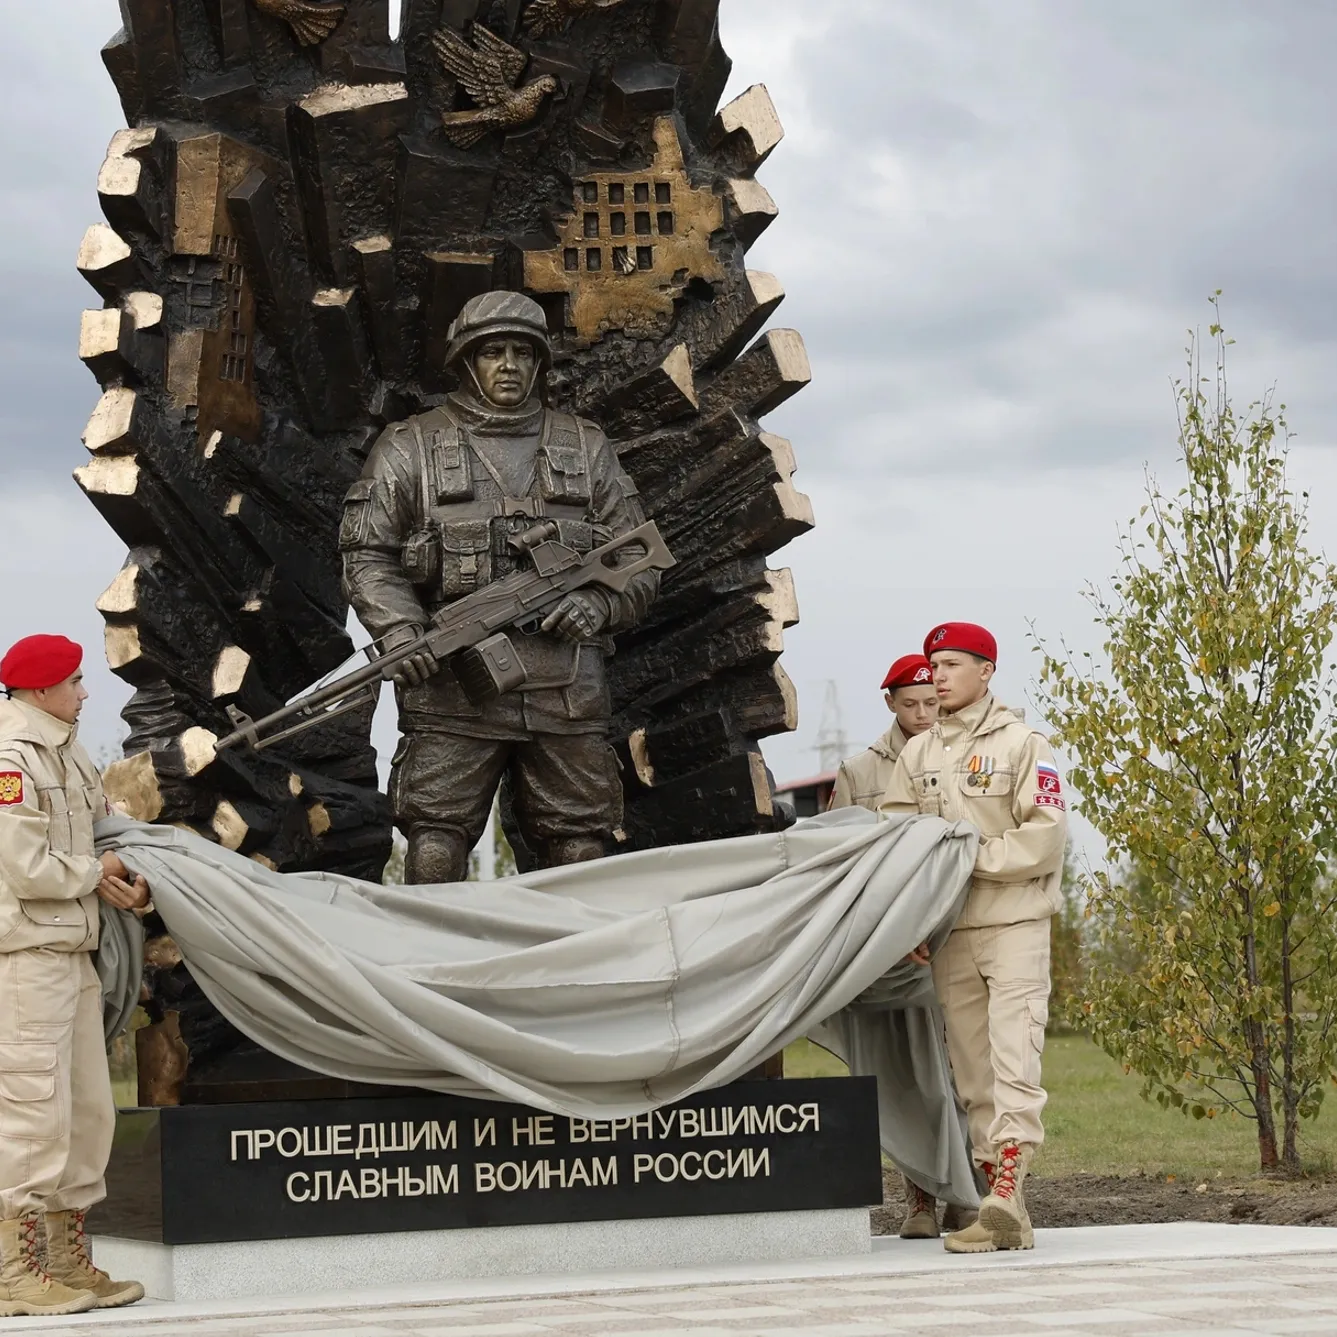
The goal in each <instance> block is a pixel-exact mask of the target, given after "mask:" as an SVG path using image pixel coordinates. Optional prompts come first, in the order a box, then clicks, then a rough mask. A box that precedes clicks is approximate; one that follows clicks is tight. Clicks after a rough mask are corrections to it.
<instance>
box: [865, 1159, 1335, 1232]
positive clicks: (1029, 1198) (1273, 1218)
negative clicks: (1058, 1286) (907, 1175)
mask: <svg viewBox="0 0 1337 1337" xmlns="http://www.w3.org/2000/svg"><path fill="white" fill-rule="evenodd" d="M1026 1205H1027V1207H1028V1208H1029V1209H1030V1214H1031V1220H1032V1221H1033V1222H1034V1223H1035V1224H1036V1225H1037V1226H1122V1225H1134V1224H1138V1223H1142V1222H1164V1221H1226V1222H1236V1223H1249V1224H1253V1225H1273V1226H1337V1179H1297V1180H1270V1179H1263V1178H1261V1177H1260V1178H1252V1179H1245V1180H1235V1181H1231V1180H1229V1179H1225V1178H1221V1179H1211V1180H1203V1181H1199V1182H1198V1183H1184V1182H1181V1181H1179V1180H1167V1179H1165V1178H1161V1177H1157V1176H1152V1175H1097V1174H1077V1175H1062V1176H1057V1177H1054V1178H1047V1177H1044V1176H1034V1177H1032V1178H1029V1179H1027V1180H1026ZM904 1211H905V1199H904V1196H903V1194H902V1192H901V1177H900V1175H899V1174H895V1173H888V1174H886V1175H884V1177H883V1205H882V1206H881V1207H875V1208H873V1214H872V1215H873V1233H874V1234H875V1235H894V1234H895V1233H896V1232H897V1231H898V1230H899V1229H900V1224H901V1218H902V1216H903V1215H904Z"/></svg>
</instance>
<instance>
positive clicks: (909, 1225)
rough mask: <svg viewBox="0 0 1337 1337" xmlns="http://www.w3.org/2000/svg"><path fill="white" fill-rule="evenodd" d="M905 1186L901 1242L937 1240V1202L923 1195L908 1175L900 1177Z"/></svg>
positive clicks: (928, 1195) (930, 1196)
mask: <svg viewBox="0 0 1337 1337" xmlns="http://www.w3.org/2000/svg"><path fill="white" fill-rule="evenodd" d="M901 1183H903V1184H904V1185H905V1220H904V1221H902V1222H901V1238H902V1239H903V1240H935V1239H937V1238H938V1201H937V1199H936V1198H934V1197H933V1196H932V1195H931V1194H929V1193H925V1192H924V1190H923V1189H922V1188H920V1187H919V1185H918V1184H916V1183H915V1182H914V1180H912V1179H911V1178H910V1177H909V1176H908V1175H902V1176H901Z"/></svg>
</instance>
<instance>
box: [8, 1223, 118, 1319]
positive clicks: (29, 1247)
mask: <svg viewBox="0 0 1337 1337" xmlns="http://www.w3.org/2000/svg"><path fill="white" fill-rule="evenodd" d="M96 1303H97V1301H96V1299H95V1298H94V1297H93V1296H92V1295H90V1294H89V1293H88V1292H87V1291H82V1290H74V1289H72V1288H71V1287H69V1286H62V1285H61V1283H60V1282H58V1281H53V1280H52V1279H51V1278H50V1277H49V1276H48V1275H47V1274H46V1273H45V1272H44V1271H43V1270H42V1267H41V1265H40V1264H39V1263H38V1261H37V1217H36V1216H22V1217H19V1218H18V1219H17V1220H15V1221H0V1318H17V1317H19V1316H20V1315H30V1316H32V1317H35V1318H36V1317H41V1316H43V1315H46V1314H82V1313H83V1311H84V1310H85V1309H92V1308H93V1306H94V1305H95V1304H96Z"/></svg>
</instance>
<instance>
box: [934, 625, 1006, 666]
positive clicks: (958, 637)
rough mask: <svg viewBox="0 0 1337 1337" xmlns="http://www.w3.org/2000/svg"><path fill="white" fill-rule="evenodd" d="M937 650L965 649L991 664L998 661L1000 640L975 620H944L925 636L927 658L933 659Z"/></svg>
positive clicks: (966, 651) (969, 653) (967, 652)
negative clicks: (977, 624) (974, 621)
mask: <svg viewBox="0 0 1337 1337" xmlns="http://www.w3.org/2000/svg"><path fill="white" fill-rule="evenodd" d="M935 650H964V651H965V653H966V654H968V655H978V656H979V657H980V658H981V659H987V660H988V661H989V663H991V664H997V663H998V642H997V641H995V640H994V638H993V637H992V636H991V635H990V634H989V633H988V632H987V631H985V630H984V628H983V627H979V626H976V625H975V623H973V622H944V623H942V625H941V626H937V627H934V628H933V630H932V631H931V632H929V634H928V635H927V636H926V637H925V638H924V656H925V658H926V659H931V658H932V657H933V652H934V651H935Z"/></svg>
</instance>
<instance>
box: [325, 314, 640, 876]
mask: <svg viewBox="0 0 1337 1337" xmlns="http://www.w3.org/2000/svg"><path fill="white" fill-rule="evenodd" d="M551 364H552V348H551V345H550V343H549V341H548V331H547V323H546V321H545V319H544V315H543V311H542V309H541V308H540V307H539V306H538V304H537V303H536V302H534V301H532V300H530V299H529V298H528V297H525V296H523V295H522V294H520V293H514V292H493V293H487V294H484V295H483V296H482V297H476V298H474V299H473V300H472V301H470V302H469V303H468V304H467V305H466V306H465V308H464V310H463V311H462V312H461V313H460V315H459V317H458V318H457V320H456V321H455V324H454V325H453V326H452V328H451V331H450V343H449V347H448V349H447V352H446V365H447V367H448V368H449V369H450V370H452V371H454V372H455V373H456V374H457V376H458V378H459V383H460V386H459V389H458V390H456V391H455V392H454V393H452V394H451V395H449V396H448V397H447V400H446V402H445V403H444V404H443V405H441V406H440V407H439V408H435V409H432V410H431V411H429V412H427V413H423V414H419V415H418V416H416V417H413V418H410V419H409V420H408V421H407V422H401V423H394V424H392V425H391V426H389V427H387V428H386V430H385V431H384V432H383V433H382V434H381V436H380V438H379V439H378V440H377V442H376V444H375V446H374V447H373V448H372V451H371V454H370V456H369V457H368V459H367V465H366V468H365V469H364V470H363V473H362V477H361V478H360V479H359V480H358V481H357V482H356V483H354V484H353V486H352V488H351V489H350V490H349V493H348V499H347V501H346V503H345V510H344V520H343V525H342V528H341V530H340V535H339V545H340V548H341V550H342V552H343V571H344V590H345V593H346V594H347V596H348V600H349V602H350V603H351V604H352V606H353V608H354V609H355V610H356V611H357V615H358V617H359V618H360V619H361V621H362V625H363V626H364V627H366V628H367V630H368V631H369V632H370V633H371V635H372V636H374V637H376V638H377V640H378V641H379V642H380V643H381V644H382V645H383V646H384V648H386V649H388V650H393V649H395V647H396V646H399V645H404V644H406V643H407V642H408V641H409V640H410V639H411V638H412V637H414V636H416V635H417V634H418V633H419V632H420V631H421V630H422V628H423V625H424V624H425V622H426V621H427V619H428V618H429V617H430V616H431V614H432V613H434V612H435V611H437V610H438V609H440V608H442V607H443V606H445V605H446V604H449V603H451V602H452V601H453V600H455V599H458V598H461V597H462V596H464V595H467V594H469V593H471V592H472V591H474V590H476V589H479V588H481V587H482V586H485V585H487V584H489V583H490V582H492V581H494V580H497V579H499V578H501V577H502V576H505V575H508V574H510V573H511V572H512V571H515V570H517V569H518V568H519V567H520V565H521V563H522V562H523V561H525V560H526V559H525V557H524V554H523V551H522V549H521V548H520V547H518V546H517V545H516V544H514V543H513V542H512V540H513V539H515V538H517V537H518V536H519V535H520V534H522V533H524V532H525V531H527V530H530V529H531V528H532V527H533V526H534V525H535V524H536V523H540V522H542V521H552V522H555V524H556V526H557V528H558V531H559V536H560V541H561V542H562V543H564V544H566V545H567V546H569V547H571V548H574V549H576V550H577V551H579V552H582V553H587V552H589V551H590V550H591V549H592V548H595V547H597V546H599V545H600V544H602V543H605V542H607V541H608V540H610V539H614V538H617V537H619V536H620V535H622V534H625V533H627V532H628V531H630V530H632V529H634V528H635V527H636V526H637V525H639V524H640V523H641V522H642V521H643V520H644V515H643V513H642V510H641V506H640V502H639V500H638V498H637V493H636V487H635V485H634V484H633V483H632V481H631V479H630V478H628V477H627V475H626V474H625V473H624V472H623V470H622V468H621V466H620V465H619V464H618V460H617V456H616V455H615V454H614V452H613V449H612V447H611V446H610V445H609V443H608V441H607V439H606V438H605V437H604V435H603V433H602V432H601V431H600V430H599V429H598V428H597V427H596V426H595V425H594V424H593V423H590V422H586V421H584V420H582V419H580V418H575V417H572V416H571V415H569V414H565V413H556V412H553V411H552V410H550V409H548V408H545V407H544V405H543V402H542V398H541V391H542V386H543V381H544V378H545V376H546V374H547V371H548V369H549V367H550V366H551ZM658 590H659V577H658V574H657V573H656V572H654V571H647V572H644V573H642V574H641V575H638V576H635V577H634V578H633V579H632V580H631V581H630V582H629V584H628V586H627V589H626V591H625V592H624V593H623V594H620V595H618V594H614V593H611V592H610V591H608V590H605V589H603V588H597V589H583V590H576V591H574V592H573V593H571V594H569V595H567V596H566V597H565V598H563V599H562V600H561V601H560V602H559V603H558V604H557V605H556V607H554V608H552V609H551V610H549V611H548V613H547V616H546V617H545V619H544V621H543V623H542V628H541V630H538V631H536V632H535V633H534V634H532V635H516V636H514V637H513V638H512V639H513V640H514V642H515V646H516V653H517V656H518V658H519V659H520V661H521V663H522V666H523V668H524V670H525V673H526V681H525V683H524V685H523V686H522V687H521V688H520V689H518V690H515V691H510V692H505V693H503V694H501V695H500V696H494V697H493V698H491V699H490V700H486V701H484V702H483V703H482V704H478V703H476V702H475V701H473V700H471V699H470V697H469V696H468V695H466V693H465V691H464V689H463V687H462V686H461V685H460V683H459V681H458V680H457V679H456V677H455V675H454V674H453V673H452V672H451V670H450V668H449V666H448V665H442V664H440V663H439V662H438V661H437V660H436V659H435V658H434V657H433V656H431V655H430V654H423V655H417V656H415V657H413V658H412V659H411V660H409V661H407V663H406V665H405V668H404V670H403V671H402V673H401V674H400V675H399V676H398V677H397V679H396V696H397V699H398V702H399V727H400V730H401V733H402V735H403V737H402V739H401V741H400V744H399V748H398V750H397V751H396V753H395V758H394V764H393V767H392V770H391V776H390V801H391V804H392V805H393V807H394V811H395V820H396V823H397V824H398V826H399V828H400V830H401V831H402V832H403V833H404V835H405V836H406V838H407V840H408V855H407V859H406V862H405V870H404V871H405V877H406V879H407V880H408V881H409V882H412V883H422V882H453V881H459V880H460V879H462V878H463V877H464V876H465V872H466V869H467V865H468V858H469V852H470V851H471V850H472V849H473V847H474V845H475V844H476V843H477V841H478V838H479V837H480V836H481V835H482V833H483V829H484V827H485V825H486V823H487V816H488V812H489V811H490V809H491V806H492V801H493V796H494V795H495V793H496V791H497V786H498V784H499V783H500V782H501V780H502V778H503V777H506V778H507V780H508V786H509V789H510V792H511V795H512V798H513V802H514V811H515V819H516V821H517V823H518V825H519V828H520V832H521V834H522V835H523V836H524V838H525V841H526V843H527V844H528V845H529V846H530V847H531V848H532V849H533V851H534V853H535V855H536V857H537V859H538V861H539V863H540V864H541V865H542V866H544V867H551V866H553V865H556V864H567V863H578V862H581V861H583V860H586V859H597V858H599V857H600V856H601V855H603V854H605V853H607V849H608V842H609V840H610V839H611V838H612V834H613V832H614V831H615V830H616V829H617V827H618V826H619V825H620V823H621V820H622V784H621V780H620V778H619V776H618V770H617V761H616V758H615V757H614V755H613V751H612V749H611V748H610V747H609V745H608V727H609V718H610V714H611V705H610V701H609V696H608V686H607V682H606V679H605V671H604V658H605V656H606V655H607V654H608V653H609V651H610V650H611V648H612V642H611V639H610V634H611V633H613V632H616V631H620V630H622V629H624V628H627V627H631V626H634V625H635V624H636V622H638V621H639V620H640V618H641V617H642V616H644V614H645V611H646V609H647V608H648V607H649V606H650V604H651V602H652V601H653V600H654V598H655V595H656V594H657V593H658Z"/></svg>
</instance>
